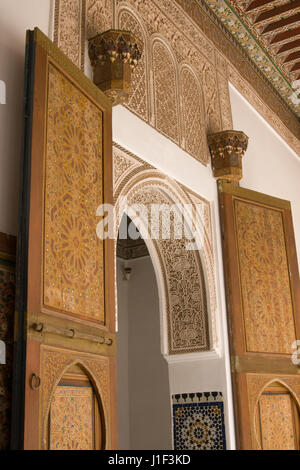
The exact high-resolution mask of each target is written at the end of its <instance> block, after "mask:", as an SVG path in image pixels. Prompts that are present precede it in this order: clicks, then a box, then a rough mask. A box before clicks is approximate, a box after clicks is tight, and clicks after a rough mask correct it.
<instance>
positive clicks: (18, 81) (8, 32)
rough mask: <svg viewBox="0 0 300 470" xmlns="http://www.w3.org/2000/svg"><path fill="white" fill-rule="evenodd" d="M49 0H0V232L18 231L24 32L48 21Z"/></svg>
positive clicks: (46, 29) (46, 28) (47, 26)
mask: <svg viewBox="0 0 300 470" xmlns="http://www.w3.org/2000/svg"><path fill="white" fill-rule="evenodd" d="M51 5H52V1H51V0H0V51H1V54H0V80H3V81H4V82H5V83H6V104H5V105H4V104H0V232H5V233H8V234H11V235H16V233H17V216H18V198H19V162H20V152H21V136H22V112H23V82H24V57H25V34H26V30H27V29H33V28H34V27H35V26H38V27H39V28H40V29H41V30H42V31H43V32H44V33H45V34H48V33H49V29H50V23H51V20H50V18H51V16H52V15H50V11H52V10H51Z"/></svg>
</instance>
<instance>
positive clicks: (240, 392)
mask: <svg viewBox="0 0 300 470" xmlns="http://www.w3.org/2000/svg"><path fill="white" fill-rule="evenodd" d="M219 194H220V207H221V215H222V232H223V248H224V264H225V277H226V288H227V293H226V294H227V306H228V315H229V318H228V321H229V329H230V332H229V333H230V346H231V360H232V373H233V384H234V392H235V406H236V427H237V439H238V446H239V448H241V449H299V404H300V376H299V372H300V370H299V368H298V367H297V366H296V365H295V364H294V363H293V362H292V353H293V352H294V351H295V349H294V347H293V346H294V342H295V341H296V340H298V339H299V338H300V284H299V271H298V263H297V254H296V246H295V240H294V231H293V223H292V214H291V204H290V203H289V202H288V201H284V200H281V199H276V198H272V197H270V196H266V195H264V194H261V193H256V192H254V191H249V190H246V189H243V188H240V187H237V186H234V185H233V184H229V183H225V182H221V183H219Z"/></svg>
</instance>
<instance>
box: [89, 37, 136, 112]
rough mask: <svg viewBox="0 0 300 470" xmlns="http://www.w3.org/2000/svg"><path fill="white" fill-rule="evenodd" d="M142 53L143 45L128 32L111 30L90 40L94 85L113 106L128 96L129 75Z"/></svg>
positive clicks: (130, 78) (125, 99) (130, 79)
mask: <svg viewBox="0 0 300 470" xmlns="http://www.w3.org/2000/svg"><path fill="white" fill-rule="evenodd" d="M142 52H143V44H142V42H141V41H139V40H138V39H137V38H136V37H135V36H134V35H133V34H132V33H131V32H129V31H121V30H118V29H110V30H108V31H105V32H104V33H100V34H98V35H97V36H95V37H93V38H91V39H90V40H89V57H90V60H91V64H92V67H93V69H94V83H95V85H97V87H98V88H100V90H102V91H103V92H104V93H105V94H106V96H108V98H109V99H110V100H111V101H112V104H113V105H114V106H115V105H117V104H122V103H125V102H126V101H127V100H128V98H129V96H130V94H131V82H132V73H133V72H134V70H135V68H136V67H137V65H138V63H139V61H140V59H141V57H142Z"/></svg>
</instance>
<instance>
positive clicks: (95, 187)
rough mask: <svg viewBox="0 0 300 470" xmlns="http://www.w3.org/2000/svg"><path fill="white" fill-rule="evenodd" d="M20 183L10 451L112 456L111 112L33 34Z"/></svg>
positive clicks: (79, 74)
mask: <svg viewBox="0 0 300 470" xmlns="http://www.w3.org/2000/svg"><path fill="white" fill-rule="evenodd" d="M21 175H22V191H21V197H20V231H19V237H18V249H17V302H16V329H15V351H14V355H15V374H14V393H13V396H14V401H13V425H12V435H13V438H12V447H13V448H23V447H24V448H25V449H104V448H105V449H109V448H116V397H115V380H116V379H115V309H114V247H113V241H111V240H106V241H103V240H100V239H99V238H98V237H97V234H96V226H97V218H96V210H97V207H98V206H99V205H100V204H103V203H112V201H113V195H112V136H111V105H110V104H109V103H108V101H107V99H106V97H105V96H104V95H103V94H102V93H101V92H100V91H99V90H98V89H97V87H96V86H94V85H93V84H92V83H91V82H90V80H88V79H87V78H86V77H85V76H84V74H83V73H82V72H81V71H80V70H79V69H77V67H75V66H74V65H73V64H72V63H71V62H70V61H69V60H68V59H67V58H66V57H65V56H64V54H62V53H61V52H60V51H59V50H58V48H56V47H55V46H54V45H53V44H52V43H51V41H49V39H48V38H47V37H46V36H44V35H43V34H42V33H41V31H39V30H38V29H35V30H34V31H28V33H27V47H26V77H25V131H24V140H23V161H22V171H21ZM98 222H99V220H98Z"/></svg>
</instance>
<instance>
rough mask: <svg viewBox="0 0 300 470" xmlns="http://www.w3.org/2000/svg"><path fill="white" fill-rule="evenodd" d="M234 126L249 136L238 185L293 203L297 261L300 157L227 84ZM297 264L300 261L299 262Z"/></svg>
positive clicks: (299, 222) (299, 218)
mask: <svg viewBox="0 0 300 470" xmlns="http://www.w3.org/2000/svg"><path fill="white" fill-rule="evenodd" d="M230 99H231V106H232V114H233V127H234V129H235V130H241V131H243V132H245V134H246V135H247V136H248V137H249V147H248V150H247V152H246V154H245V157H244V159H243V173H244V177H243V179H242V180H241V186H243V187H244V188H248V189H253V190H255V191H260V192H262V193H266V194H269V195H270V196H275V197H279V198H281V199H287V200H289V201H291V203H292V214H293V222H294V229H295V238H296V246H297V253H298V263H300V189H299V182H300V156H298V155H297V154H296V153H295V152H294V151H293V150H292V149H291V148H290V147H289V146H288V145H287V144H286V143H285V142H284V141H283V139H282V138H281V137H280V136H279V135H278V134H277V133H276V132H275V131H274V130H273V128H272V127H271V126H270V125H269V124H268V123H267V122H266V121H265V120H264V119H263V118H262V117H261V116H260V114H258V112H257V111H256V110H255V109H254V108H253V107H252V106H251V105H250V104H249V103H248V101H247V100H246V99H245V98H244V97H243V96H242V95H241V94H240V93H239V92H238V91H237V90H236V89H235V88H234V86H233V85H230ZM299 266H300V264H299Z"/></svg>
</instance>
